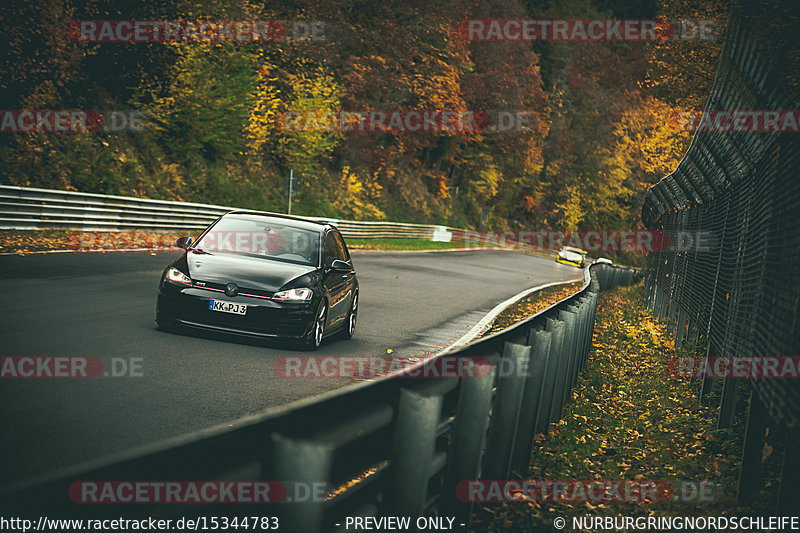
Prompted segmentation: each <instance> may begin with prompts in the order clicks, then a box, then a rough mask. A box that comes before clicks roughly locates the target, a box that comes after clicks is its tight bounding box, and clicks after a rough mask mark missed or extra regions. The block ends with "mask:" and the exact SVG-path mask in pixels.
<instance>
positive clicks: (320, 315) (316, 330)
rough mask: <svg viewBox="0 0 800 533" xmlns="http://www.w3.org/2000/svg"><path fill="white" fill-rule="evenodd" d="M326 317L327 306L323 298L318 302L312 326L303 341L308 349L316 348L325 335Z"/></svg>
mask: <svg viewBox="0 0 800 533" xmlns="http://www.w3.org/2000/svg"><path fill="white" fill-rule="evenodd" d="M327 318H328V306H327V305H326V304H325V301H324V300H323V301H322V302H321V303H320V304H319V309H318V310H317V313H316V317H315V318H314V327H313V328H311V331H310V332H309V334H308V337H307V338H306V342H305V348H307V349H309V350H312V351H313V350H316V349H317V348H319V347H320V345H321V344H322V339H323V338H324V337H325V322H326V321H327Z"/></svg>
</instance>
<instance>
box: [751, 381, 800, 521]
mask: <svg viewBox="0 0 800 533" xmlns="http://www.w3.org/2000/svg"><path fill="white" fill-rule="evenodd" d="M766 427H767V409H766V406H765V405H764V402H762V401H761V398H759V397H758V393H757V392H756V391H755V390H753V392H751V393H750V408H749V409H748V411H747V428H746V429H745V431H744V443H743V444H742V466H741V468H740V470H739V490H738V494H737V496H738V498H739V501H742V502H744V501H747V499H748V498H750V497H751V496H753V494H754V492H755V491H756V488H757V487H758V480H759V477H760V476H761V452H762V450H763V448H764V430H765V429H766ZM786 453H787V454H790V453H793V450H791V449H789V448H787V449H786ZM781 488H783V487H781ZM794 505H795V507H796V505H797V502H796V501H795V502H794Z"/></svg>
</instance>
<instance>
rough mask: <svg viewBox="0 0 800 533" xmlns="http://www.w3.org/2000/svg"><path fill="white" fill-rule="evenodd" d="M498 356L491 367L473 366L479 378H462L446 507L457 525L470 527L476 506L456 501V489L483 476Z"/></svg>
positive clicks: (454, 427)
mask: <svg viewBox="0 0 800 533" xmlns="http://www.w3.org/2000/svg"><path fill="white" fill-rule="evenodd" d="M496 360H497V356H493V357H492V358H490V361H489V363H488V364H481V365H475V366H473V369H474V370H475V375H476V377H474V378H462V379H461V389H460V390H459V391H458V405H457V407H456V417H455V422H454V425H453V440H452V445H451V451H450V453H451V460H450V469H449V472H448V477H447V482H446V483H445V487H446V488H445V490H446V491H449V494H448V493H446V494H445V497H444V500H443V505H444V506H445V508H446V509H448V511H447V512H445V513H444V514H452V515H453V516H455V518H456V522H457V523H459V524H461V523H463V524H467V525H469V520H470V516H472V502H463V501H461V500H459V499H458V498H457V497H456V487H457V486H458V484H459V483H460V482H462V481H469V480H477V479H479V478H480V474H481V457H482V456H483V446H484V444H485V443H486V431H487V430H488V428H489V414H490V412H491V409H492V387H493V386H494V378H495V372H496V366H495V365H496Z"/></svg>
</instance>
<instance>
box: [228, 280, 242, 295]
mask: <svg viewBox="0 0 800 533" xmlns="http://www.w3.org/2000/svg"><path fill="white" fill-rule="evenodd" d="M238 292H239V286H238V285H236V284H235V283H228V284H227V285H225V295H226V296H236V294H238Z"/></svg>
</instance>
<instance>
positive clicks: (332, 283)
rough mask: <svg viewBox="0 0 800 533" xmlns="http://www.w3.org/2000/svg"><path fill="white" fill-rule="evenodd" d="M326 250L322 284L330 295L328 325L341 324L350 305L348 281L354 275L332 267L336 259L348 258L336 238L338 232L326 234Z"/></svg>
mask: <svg viewBox="0 0 800 533" xmlns="http://www.w3.org/2000/svg"><path fill="white" fill-rule="evenodd" d="M324 246H325V251H324V253H323V267H322V268H323V270H322V272H323V274H322V276H323V279H322V285H323V286H324V287H325V292H326V294H327V295H328V325H329V326H337V325H339V324H341V322H342V320H344V318H345V316H346V315H347V311H348V305H349V298H348V297H349V294H348V281H349V280H350V278H351V277H352V275H351V274H349V273H348V272H341V271H336V270H332V269H331V265H332V263H333V261H334V259H341V260H343V261H344V260H346V256H345V252H344V250H343V249H342V248H341V246H340V242H339V241H337V239H336V233H335V232H334V231H329V232H328V233H326V234H325V244H324Z"/></svg>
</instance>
